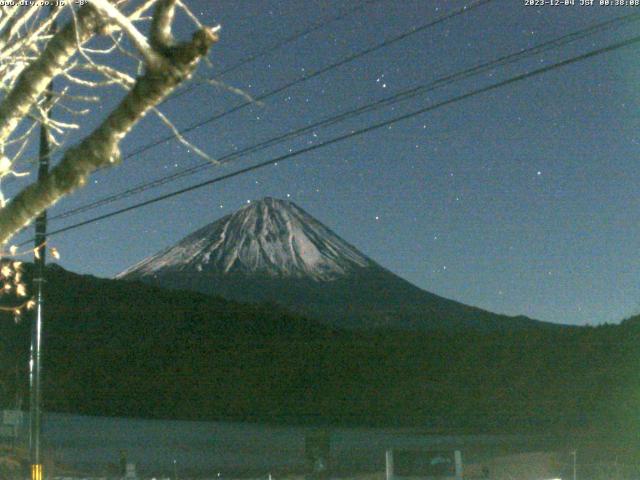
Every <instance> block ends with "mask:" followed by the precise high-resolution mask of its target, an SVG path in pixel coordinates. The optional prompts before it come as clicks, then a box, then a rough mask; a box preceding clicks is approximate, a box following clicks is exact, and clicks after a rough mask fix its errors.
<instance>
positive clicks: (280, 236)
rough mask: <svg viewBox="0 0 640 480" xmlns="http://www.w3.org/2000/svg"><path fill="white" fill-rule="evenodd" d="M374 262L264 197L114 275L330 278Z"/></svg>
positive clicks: (291, 207) (288, 205)
mask: <svg viewBox="0 0 640 480" xmlns="http://www.w3.org/2000/svg"><path fill="white" fill-rule="evenodd" d="M374 265H375V263H374V262H373V261H372V260H370V259H369V258H367V257H366V256H365V255H363V254H362V253H361V252H359V251H358V250H357V249H356V248H355V247H353V246H352V245H350V244H348V243H347V242H345V241H344V240H342V239H341V238H340V237H338V236H337V235H336V234H335V233H333V232H332V231H331V230H330V229H329V228H327V227H325V226H324V225H323V224H321V223H320V222H318V221H317V220H316V219H314V218H313V217H312V216H311V215H309V214H308V213H307V212H305V211H304V210H302V209H301V208H300V207H298V206H297V205H295V204H294V203H292V202H288V201H285V200H279V199H275V198H270V197H267V198H264V199H262V200H259V201H256V202H252V203H250V204H248V205H247V206H245V207H243V208H241V209H240V210H238V211H236V212H235V213H233V214H231V215H227V216H225V217H223V218H221V219H220V220H218V221H216V222H214V223H211V224H209V225H207V226H205V227H203V228H201V229H200V230H197V231H196V232H194V233H192V234H191V235H189V236H187V237H185V238H184V239H183V240H181V241H180V242H178V243H177V244H176V245H174V246H172V247H169V248H167V249H165V250H163V251H161V252H159V253H157V254H156V255H153V256H151V257H148V258H146V259H144V260H142V261H141V262H139V263H138V264H136V265H134V266H133V267H131V268H129V269H127V270H125V271H124V272H122V273H121V274H119V275H118V278H125V277H126V278H141V277H147V276H155V275H158V274H163V275H164V274H168V273H171V272H172V271H174V272H189V271H191V272H194V273H196V272H204V273H217V274H229V273H251V274H265V275H269V276H274V277H305V278H312V279H314V280H333V279H336V278H339V277H341V276H343V275H345V274H347V273H349V272H351V271H353V270H355V269H358V268H362V267H369V266H374Z"/></svg>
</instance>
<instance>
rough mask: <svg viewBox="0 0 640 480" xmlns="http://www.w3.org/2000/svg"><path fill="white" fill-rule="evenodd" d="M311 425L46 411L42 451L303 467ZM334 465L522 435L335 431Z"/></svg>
mask: <svg viewBox="0 0 640 480" xmlns="http://www.w3.org/2000/svg"><path fill="white" fill-rule="evenodd" d="M312 431H313V429H312V428H309V427H291V426H272V425H259V424H250V423H233V422H189V421H166V420H144V419H131V418H106V417H88V416H80V415H67V414H55V413H46V414H45V416H44V418H43V430H42V438H43V440H42V442H43V449H44V451H45V454H46V455H47V456H49V457H52V458H55V459H56V460H57V461H59V462H61V463H63V464H65V465H69V466H72V467H73V468H76V469H78V470H81V471H84V472H87V473H92V474H100V473H102V472H108V471H116V470H117V466H118V465H119V463H120V457H121V452H125V456H126V459H127V461H128V462H134V463H135V464H136V466H137V470H138V472H139V473H140V474H142V475H146V476H152V475H156V476H171V477H173V476H174V474H175V472H174V469H175V471H176V472H177V474H178V476H183V477H184V476H198V475H199V476H207V477H212V476H216V475H217V473H218V472H220V474H221V476H222V477H225V476H230V475H238V474H239V473H241V472H244V473H247V474H249V473H251V474H253V475H258V474H260V475H265V476H266V475H267V474H268V472H274V473H275V472H279V471H291V470H298V471H302V470H303V469H304V466H305V436H306V435H307V434H309V433H310V432H312ZM330 438H331V458H332V465H334V466H336V467H337V468H338V469H341V470H343V471H373V470H377V471H382V470H384V452H385V450H386V449H388V448H392V447H393V448H425V449H432V450H448V449H454V448H460V449H463V450H464V449H468V447H469V446H472V445H473V446H477V445H488V446H491V445H497V444H505V442H506V443H512V444H515V443H522V442H523V438H524V437H521V436H518V437H516V436H503V435H500V436H496V435H474V436H446V435H428V434H421V433H418V432H417V431H416V430H384V429H366V428H361V429H356V428H332V429H331V430H330Z"/></svg>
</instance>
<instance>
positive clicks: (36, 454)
mask: <svg viewBox="0 0 640 480" xmlns="http://www.w3.org/2000/svg"><path fill="white" fill-rule="evenodd" d="M54 8H55V7H51V9H50V11H49V13H50V15H53V12H54ZM55 30H56V25H55V21H54V22H53V23H52V24H51V26H50V27H49V31H50V33H52V34H53V33H55ZM52 105H53V81H52V82H51V83H49V86H48V88H47V92H46V94H45V99H44V105H43V106H44V111H45V121H44V122H43V123H42V125H40V149H39V160H38V180H39V181H40V180H43V179H45V178H46V177H47V176H48V175H49V160H50V155H51V145H50V143H49V125H48V124H47V122H46V120H47V119H49V118H50V116H51V107H52ZM35 227H36V235H35V245H34V262H33V263H34V275H33V284H34V287H35V290H36V311H35V316H34V318H33V320H32V323H31V351H30V359H29V455H30V460H31V480H43V471H42V470H43V469H42V452H41V449H40V430H41V423H42V381H41V376H42V353H41V351H42V322H43V320H44V313H43V308H44V283H45V265H46V251H47V248H46V243H47V211H46V210H45V211H43V212H42V213H41V214H40V215H39V216H38V217H37V218H36V225H35Z"/></svg>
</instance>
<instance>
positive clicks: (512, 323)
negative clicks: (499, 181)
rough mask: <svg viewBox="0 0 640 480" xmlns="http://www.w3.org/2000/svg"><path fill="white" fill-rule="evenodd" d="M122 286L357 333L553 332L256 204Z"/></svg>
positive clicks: (295, 214) (274, 207) (310, 222)
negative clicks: (279, 312) (273, 311)
mask: <svg viewBox="0 0 640 480" xmlns="http://www.w3.org/2000/svg"><path fill="white" fill-rule="evenodd" d="M117 278H119V279H124V280H129V281H141V282H144V283H149V284H154V285H157V286H161V287H166V288H171V289H179V290H192V291H198V292H202V293H207V294H214V295H219V296H222V297H224V298H227V299H231V300H236V301H241V302H251V303H253V302H261V303H263V302H267V303H275V304H279V305H282V306H284V307H286V308H288V309H290V310H292V311H295V312H297V313H301V314H303V315H306V316H309V317H312V318H314V319H317V320H320V321H322V322H324V323H326V324H329V325H331V326H335V327H341V328H350V329H364V330H369V329H379V328H387V329H400V330H411V331H429V330H442V329H445V330H450V329H459V328H463V329H464V328H475V329H480V330H513V329H522V328H529V327H536V326H537V327H540V326H547V327H551V326H555V325H553V324H548V323H544V322H539V321H536V320H531V319H529V318H526V317H521V316H520V317H508V316H504V315H498V314H494V313H490V312H487V311H485V310H481V309H479V308H475V307H471V306H467V305H464V304H461V303H458V302H455V301H453V300H448V299H446V298H443V297H440V296H438V295H435V294H432V293H429V292H427V291H424V290H421V289H420V288H418V287H416V286H415V285H412V284H411V283H409V282H407V281H406V280H404V279H402V278H400V277H398V276H397V275H395V274H393V273H392V272H390V271H388V270H386V269H385V268H384V267H382V266H380V265H379V264H378V263H376V262H375V261H373V260H372V259H370V258H368V257H367V256H366V255H364V254H363V253H361V252H360V251H359V250H358V249H357V248H355V247H354V246H352V245H350V244H349V243H347V242H346V241H345V240H343V239H341V238H340V237H339V236H338V235H336V234H335V233H334V232H333V231H331V230H330V229H329V228H328V227H326V226H324V225H323V224H322V223H320V222H319V221H318V220H316V219H315V218H313V217H312V216H311V215H309V214H308V213H307V212H305V211H304V210H303V209H302V208H300V207H298V206H297V205H296V204H294V203H292V202H288V201H285V200H279V199H275V198H269V197H267V198H264V199H262V200H259V201H256V202H252V203H251V204H249V205H247V206H245V207H244V208H241V209H240V210H238V211H236V212H235V213H233V214H230V215H227V216H225V217H223V218H221V219H219V220H217V221H215V222H213V223H211V224H209V225H207V226H205V227H203V228H201V229H199V230H197V231H195V232H193V233H192V234H190V235H188V236H187V237H185V238H184V239H183V240H181V241H180V242H178V243H177V244H176V245H174V246H171V247H169V248H166V249H165V250H162V251H161V252H159V253H157V254H155V255H152V256H150V257H148V258H146V259H144V260H142V261H141V262H139V263H137V264H135V265H133V266H132V267H130V268H128V269H127V270H125V271H123V272H122V273H120V274H119V275H118V276H117Z"/></svg>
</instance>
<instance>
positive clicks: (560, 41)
mask: <svg viewBox="0 0 640 480" xmlns="http://www.w3.org/2000/svg"><path fill="white" fill-rule="evenodd" d="M638 20H640V13H635V14H630V15H625V16H621V17H616V18H614V19H611V20H607V21H604V22H600V23H598V24H595V25H592V26H589V27H586V28H584V29H581V30H578V31H576V32H572V33H569V34H566V35H563V36H561V37H558V38H555V39H552V40H549V41H546V42H543V43H540V44H538V45H535V46H533V47H530V48H528V49H525V50H521V51H518V52H514V53H511V54H507V55H504V56H502V57H499V58H497V59H495V60H492V61H489V62H484V63H481V64H478V65H475V66H473V67H471V68H468V69H466V70H463V71H461V72H457V73H453V74H450V75H446V76H444V77H441V78H439V79H437V80H435V81H433V82H430V83H428V84H425V85H421V86H418V87H413V88H410V89H407V90H403V91H401V92H398V93H396V94H393V95H391V96H388V97H385V98H383V99H381V100H378V101H376V102H374V103H370V104H367V105H364V106H362V107H358V108H356V109H353V110H349V111H346V112H343V113H340V114H337V115H334V116H331V117H328V118H324V119H322V120H320V121H318V122H315V123H313V124H311V125H308V126H305V127H302V128H298V129H295V130H292V131H289V132H287V133H284V134H282V135H278V136H276V137H272V138H270V139H268V140H265V141H263V142H260V143H258V144H254V145H252V146H249V147H246V148H244V149H242V150H238V151H234V152H230V153H227V154H225V155H224V156H222V157H220V158H219V159H218V161H219V162H222V163H227V162H229V161H231V160H233V159H236V158H238V157H243V156H246V155H247V154H250V153H254V152H256V151H260V150H263V149H265V148H268V147H270V146H273V145H276V144H278V143H281V142H283V141H285V140H288V139H291V138H295V137H298V136H300V135H302V134H305V133H308V132H311V131H313V130H316V129H318V128H324V127H327V126H330V125H334V124H336V123H338V122H341V121H344V120H346V119H349V118H352V117H355V116H357V115H360V114H362V113H365V112H370V111H373V110H377V109H380V108H382V107H385V106H388V105H390V104H393V103H397V102H400V101H405V100H408V99H410V98H414V97H416V96H418V95H424V94H425V93H428V92H431V91H433V90H435V89H436V88H440V87H444V86H447V85H449V84H451V83H453V82H456V81H459V80H463V79H466V78H469V77H471V76H474V75H478V74H481V73H484V72H487V71H489V70H492V69H494V68H496V67H499V66H504V65H508V64H511V63H515V62H517V61H520V60H522V59H524V58H528V57H530V56H533V55H537V54H540V53H543V52H546V51H548V50H551V49H553V48H557V47H560V46H563V45H566V44H568V43H571V42H574V41H576V40H579V39H582V38H585V37H587V36H589V35H592V34H594V33H596V32H600V31H604V30H607V29H610V28H614V27H619V26H622V25H624V24H628V23H631V22H635V21H638ZM212 165H213V164H212V163H210V162H203V163H200V164H198V165H195V166H192V167H189V168H186V169H183V170H181V171H179V172H175V173H172V174H170V175H166V176H164V177H160V178H158V179H155V180H152V181H149V182H145V183H142V184H138V185H136V186H135V187H131V188H128V189H126V190H124V191H121V192H119V193H116V194H111V195H107V196H105V197H103V198H100V199H98V200H96V201H94V202H91V203H88V204H85V205H82V206H79V207H77V208H74V209H71V210H68V211H66V212H62V213H60V214H58V215H56V216H53V217H51V219H52V220H54V219H63V218H68V217H71V216H73V215H77V214H79V213H82V212H85V211H88V210H92V209H94V208H97V207H100V206H103V205H106V204H109V203H112V202H115V201H118V200H121V199H124V198H127V197H130V196H132V195H136V194H139V193H142V192H144V191H146V190H149V189H152V188H157V187H160V186H162V185H166V184H167V183H170V182H173V181H176V180H178V179H180V178H183V177H186V176H188V175H193V174H195V173H197V172H199V171H202V170H204V169H207V168H210V167H211V166H212Z"/></svg>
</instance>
